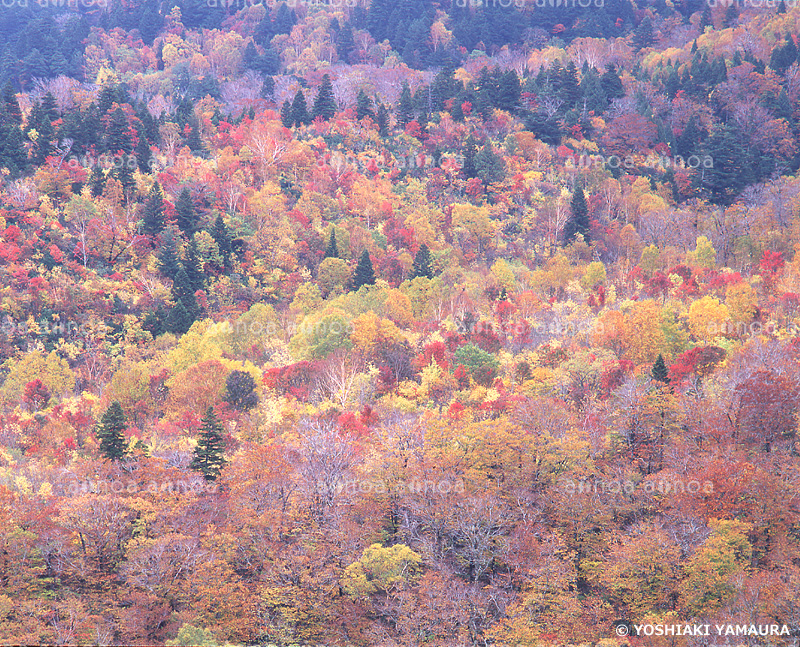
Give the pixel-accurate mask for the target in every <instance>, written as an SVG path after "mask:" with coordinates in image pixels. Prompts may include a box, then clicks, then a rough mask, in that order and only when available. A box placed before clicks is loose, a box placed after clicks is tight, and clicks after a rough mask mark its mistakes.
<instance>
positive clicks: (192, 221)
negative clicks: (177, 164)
mask: <svg viewBox="0 0 800 647" xmlns="http://www.w3.org/2000/svg"><path fill="white" fill-rule="evenodd" d="M175 216H176V220H177V222H178V227H180V230H181V231H182V232H183V233H184V234H186V236H191V235H192V234H193V233H194V232H195V231H197V213H196V211H195V208H194V203H193V202H192V195H191V194H190V193H189V189H186V188H184V189H183V190H182V191H181V193H180V195H179V196H178V201H177V202H176V203H175Z"/></svg>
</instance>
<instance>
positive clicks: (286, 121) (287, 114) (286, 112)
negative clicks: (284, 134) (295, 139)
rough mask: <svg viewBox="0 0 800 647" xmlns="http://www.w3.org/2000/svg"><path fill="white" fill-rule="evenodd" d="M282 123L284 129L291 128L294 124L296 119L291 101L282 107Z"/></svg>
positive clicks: (284, 103)
mask: <svg viewBox="0 0 800 647" xmlns="http://www.w3.org/2000/svg"><path fill="white" fill-rule="evenodd" d="M281 123H282V124H283V127H284V128H291V127H292V125H293V124H294V117H292V104H291V103H289V100H288V99H287V100H286V101H284V102H283V105H282V106H281Z"/></svg>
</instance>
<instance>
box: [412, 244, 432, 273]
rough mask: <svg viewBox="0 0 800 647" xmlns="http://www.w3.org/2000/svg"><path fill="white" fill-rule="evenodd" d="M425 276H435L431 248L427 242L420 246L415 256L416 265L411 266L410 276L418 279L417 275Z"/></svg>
mask: <svg viewBox="0 0 800 647" xmlns="http://www.w3.org/2000/svg"><path fill="white" fill-rule="evenodd" d="M420 276H424V277H425V278H428V279H432V278H433V268H432V267H431V250H430V249H428V246H427V245H426V244H425V243H422V245H420V246H419V250H418V251H417V254H416V256H414V265H413V266H412V268H411V276H409V277H408V278H410V279H416V278H417V277H420Z"/></svg>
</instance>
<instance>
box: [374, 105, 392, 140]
mask: <svg viewBox="0 0 800 647" xmlns="http://www.w3.org/2000/svg"><path fill="white" fill-rule="evenodd" d="M376 120H377V122H378V134H379V135H380V136H381V137H388V136H389V111H388V110H387V109H386V106H385V105H383V102H382V101H381V102H378V113H377V115H376Z"/></svg>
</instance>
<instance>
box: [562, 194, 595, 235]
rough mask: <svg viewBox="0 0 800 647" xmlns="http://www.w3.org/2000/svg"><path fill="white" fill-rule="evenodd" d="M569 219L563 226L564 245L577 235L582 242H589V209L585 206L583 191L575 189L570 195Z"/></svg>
mask: <svg viewBox="0 0 800 647" xmlns="http://www.w3.org/2000/svg"><path fill="white" fill-rule="evenodd" d="M570 212H571V215H570V218H569V220H567V223H566V224H565V225H564V244H565V245H566V244H569V243H570V242H572V240H573V239H574V238H575V236H577V235H578V234H582V235H583V238H584V240H586V241H587V242H588V240H589V208H588V206H587V205H586V196H585V195H584V194H583V189H582V188H581V187H577V188H576V189H575V193H573V194H572V202H571V203H570Z"/></svg>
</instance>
